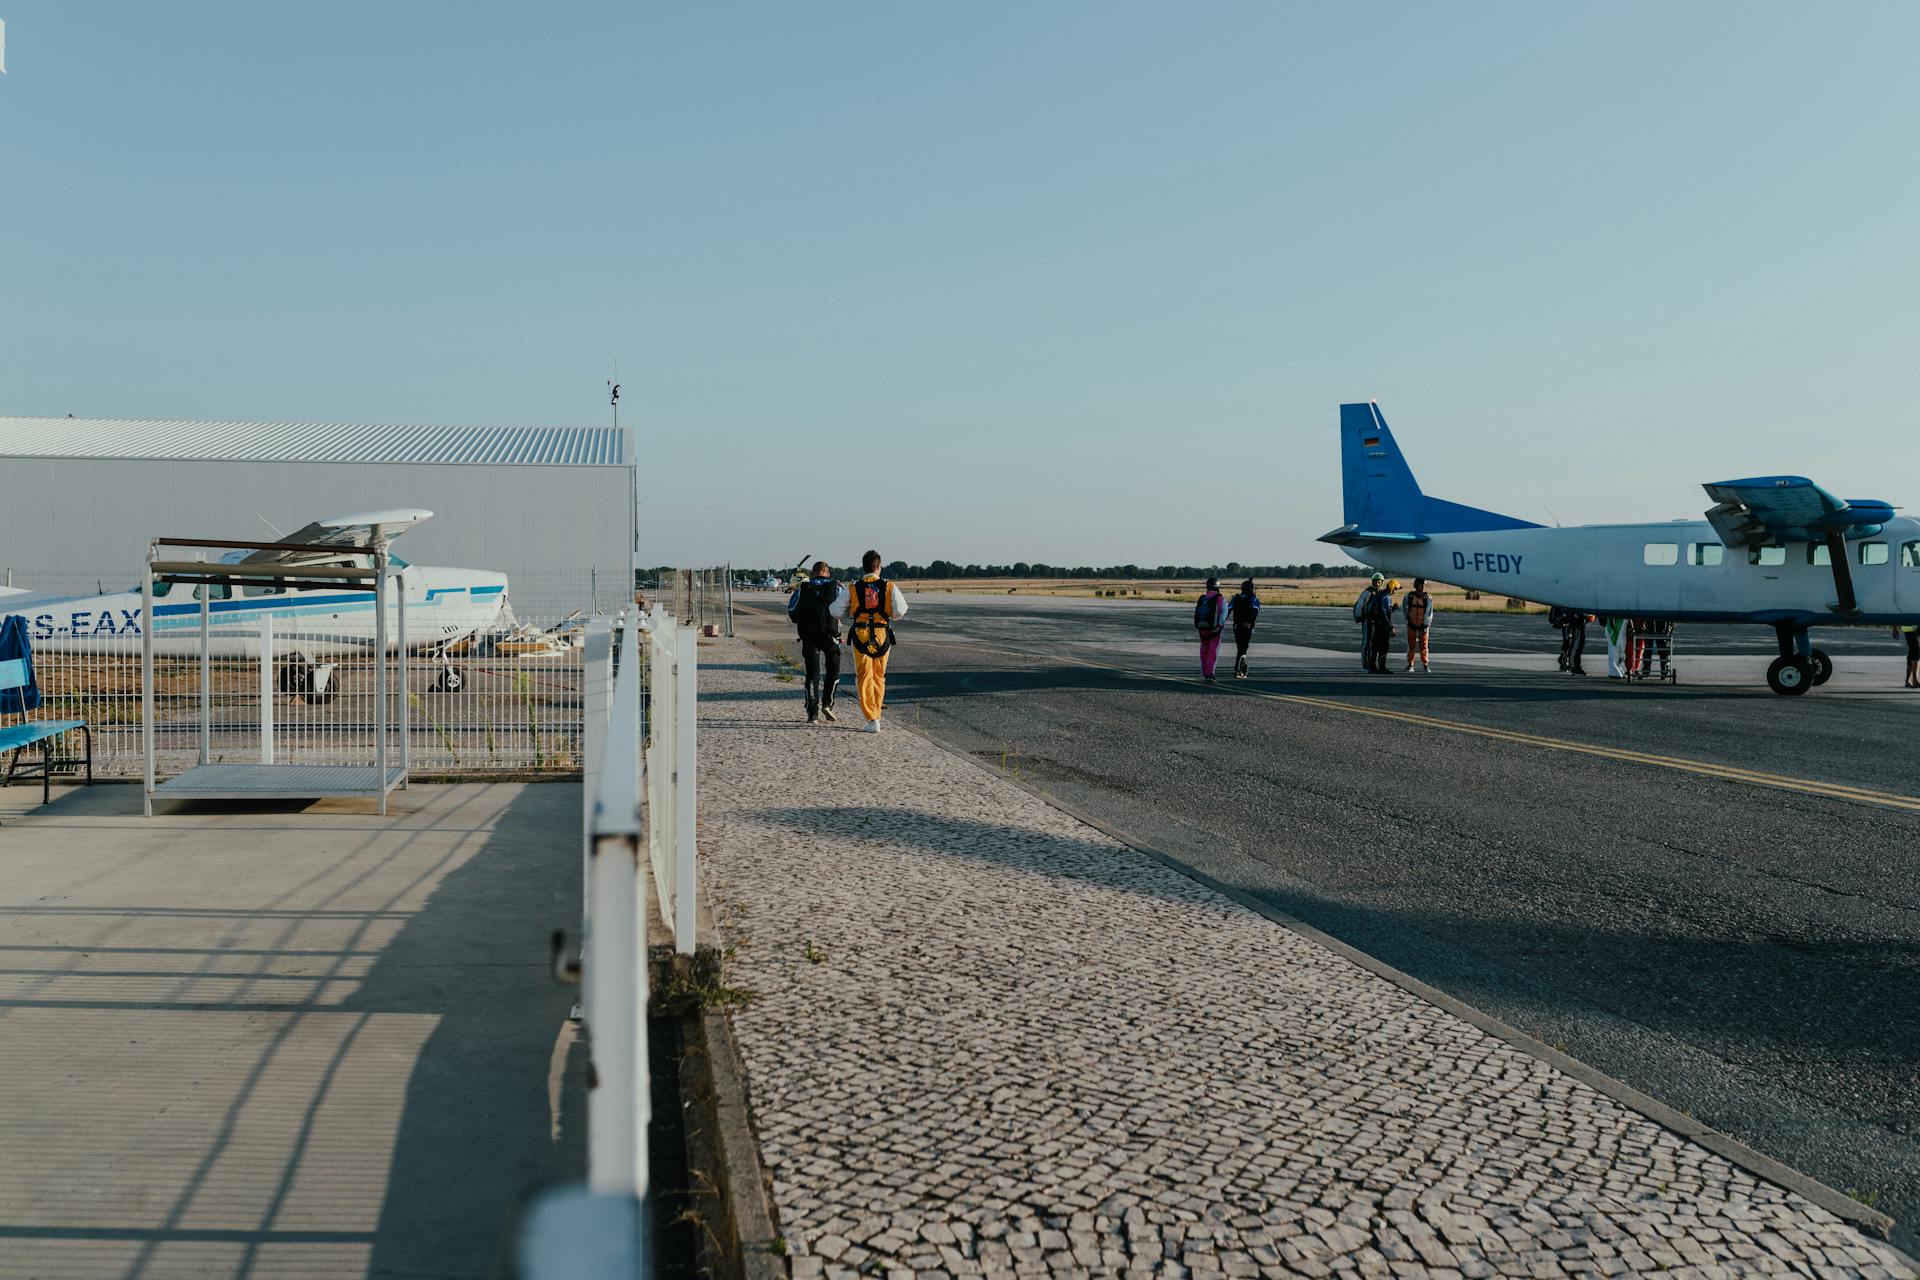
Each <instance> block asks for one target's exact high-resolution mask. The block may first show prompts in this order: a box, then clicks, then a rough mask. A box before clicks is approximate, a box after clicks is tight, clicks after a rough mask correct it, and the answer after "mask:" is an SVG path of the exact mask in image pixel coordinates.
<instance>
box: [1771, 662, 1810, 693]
mask: <svg viewBox="0 0 1920 1280" xmlns="http://www.w3.org/2000/svg"><path fill="white" fill-rule="evenodd" d="M1767 687H1768V688H1769V689H1772V690H1773V691H1774V692H1775V693H1777V694H1780V695H1781V696H1783V697H1788V698H1797V697H1799V696H1800V695H1801V694H1803V693H1805V692H1806V691H1807V690H1809V689H1811V688H1813V664H1812V663H1811V662H1808V661H1807V660H1806V659H1805V658H1799V657H1795V658H1775V659H1774V660H1773V665H1772V666H1770V667H1768V668H1767Z"/></svg>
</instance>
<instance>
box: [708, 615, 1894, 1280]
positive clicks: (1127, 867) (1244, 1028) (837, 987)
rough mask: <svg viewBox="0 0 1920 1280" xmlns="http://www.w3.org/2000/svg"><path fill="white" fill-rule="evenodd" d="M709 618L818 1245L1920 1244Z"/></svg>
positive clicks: (843, 1270)
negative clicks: (1688, 1135) (863, 706)
mask: <svg viewBox="0 0 1920 1280" xmlns="http://www.w3.org/2000/svg"><path fill="white" fill-rule="evenodd" d="M708 648H709V652H710V654H711V657H710V658H708V659H706V665H705V666H704V667H703V670H702V674H701V710H702V716H701V719H702V740H701V757H702V758H701V768H702V771H703V777H702V787H701V793H702V806H703V813H702V821H703V830H704V836H703V844H704V848H705V851H706V857H707V860H708V861H707V869H708V874H709V877H710V879H711V891H712V895H713V900H714V903H715V907H716V911H717V914H718V916H719V918H720V919H721V921H722V925H723V928H724V929H726V931H727V932H728V934H729V938H730V941H731V942H732V943H733V944H734V945H736V946H737V948H738V950H737V953H736V956H735V959H734V962H733V968H732V975H733V980H734V981H735V982H736V983H738V984H739V985H741V986H744V987H746V988H748V989H750V990H751V991H753V993H754V999H753V1000H752V1001H751V1002H750V1003H749V1004H748V1005H747V1006H746V1007H745V1008H743V1009H742V1010H740V1011H739V1012H738V1013H737V1014H736V1017H735V1025H736V1030H737V1032H738V1035H739V1038H740V1042H741V1049H742V1053H743V1055H744V1057H745V1060H746V1063H747V1067H748V1072H749V1076H750V1079H751V1086H752V1092H753V1098H754V1115H755V1122H756V1125H757V1128H758V1130H759V1134H760V1137H761V1141H762V1145H763V1149H764V1152H765V1156H766V1159H767V1163H768V1167H769V1169H770V1171H771V1174H772V1177H773V1181H774V1196H775V1200H776V1203H777V1205H778V1209H779V1215H780V1221H781V1225H782V1229H783V1232H784V1233H785V1236H786V1239H787V1242H788V1246H789V1249H790V1251H791V1253H792V1255H793V1269H794V1273H795V1274H796V1275H797V1276H803V1277H811V1276H817V1275H821V1274H823V1273H824V1274H825V1275H828V1276H832V1277H836V1278H837V1277H840V1276H850V1275H853V1274H855V1273H856V1271H861V1270H876V1269H882V1268H884V1269H886V1270H889V1271H902V1270H908V1269H911V1270H913V1271H915V1272H918V1273H921V1274H923V1275H933V1276H945V1275H954V1276H958V1275H972V1274H980V1273H988V1274H1005V1273H1015V1272H1017V1273H1023V1274H1029V1275H1034V1274H1061V1275H1074V1274H1078V1275H1086V1274H1116V1273H1120V1272H1131V1273H1137V1274H1146V1273H1148V1272H1150V1271H1161V1272H1164V1273H1166V1274H1171V1275H1185V1274H1192V1275H1196V1276H1201V1275H1234V1276H1238V1275H1255V1274H1260V1275H1270V1276H1282V1275H1313V1276H1320V1275H1343V1276H1363V1275H1388V1274H1391V1275H1396V1276H1427V1275H1431V1276H1439V1277H1451V1276H1492V1275H1513V1276H1543V1277H1545V1276H1557V1275H1571V1274H1581V1273H1587V1274H1617V1273H1621V1272H1651V1271H1662V1270H1664V1271H1666V1272H1668V1273H1669V1274H1672V1275H1676V1276H1694V1277H1708V1276H1723V1275H1744V1274H1804V1275H1832V1276H1843V1275H1844V1276H1879V1275H1900V1276H1910V1275H1912V1274H1913V1272H1912V1271H1911V1270H1910V1269H1909V1268H1908V1267H1907V1265H1906V1264H1905V1263H1904V1262H1903V1261H1902V1260H1900V1259H1899V1258H1898V1257H1897V1255H1894V1254H1893V1253H1891V1252H1889V1251H1887V1250H1886V1249H1885V1248H1884V1247H1882V1246H1877V1245H1875V1244H1874V1243H1872V1242H1870V1241H1868V1240H1866V1239H1865V1238H1863V1237H1861V1236H1860V1235H1859V1234H1858V1233H1857V1232H1855V1231H1854V1230H1853V1229H1851V1228H1850V1227H1848V1226H1847V1225H1846V1224H1844V1223H1842V1222H1840V1221H1839V1220H1837V1219H1835V1218H1834V1217H1832V1216H1831V1215H1830V1214H1828V1213H1826V1212H1825V1211H1824V1210H1821V1209H1819V1208H1818V1207H1817V1206H1814V1205H1812V1204H1810V1203H1808V1202H1806V1201H1805V1200H1803V1199H1801V1198H1799V1197H1798V1196H1795V1195H1793V1194H1792V1193H1789V1192H1786V1191H1784V1190H1781V1189H1780V1188H1778V1187H1775V1186H1773V1185H1771V1184H1768V1183H1764V1182H1759V1181H1757V1180H1755V1179H1754V1178H1753V1177H1752V1176H1751V1175H1748V1174H1747V1173H1745V1172H1743V1171H1741V1170H1739V1169H1737V1168H1735V1167H1733V1166H1731V1165H1729V1164H1728V1163H1727V1162H1725V1161H1724V1160H1722V1159H1720V1158H1719V1157H1718V1156H1715V1155H1713V1154H1712V1153H1710V1152H1708V1151H1706V1150H1705V1149H1703V1148H1700V1147H1698V1146H1696V1145H1694V1144H1692V1143H1689V1142H1687V1141H1685V1140H1683V1139H1681V1138H1678V1137H1676V1136H1675V1135H1673V1134H1672V1133H1670V1132H1669V1131H1667V1130H1664V1129H1662V1128H1660V1127H1659V1126H1657V1125H1655V1124H1653V1123H1652V1122H1650V1121H1648V1120H1646V1119H1645V1118H1643V1117H1641V1116H1639V1115H1638V1114H1637V1113H1634V1112H1632V1111H1629V1110H1626V1109H1625V1108H1623V1107H1621V1106H1620V1105H1618V1104H1617V1103H1615V1102H1613V1101H1612V1100H1610V1099H1608V1098H1607V1097H1605V1096H1603V1095H1601V1094H1599V1093H1597V1092H1596V1091H1594V1090H1593V1089H1591V1088H1589V1087H1588V1086H1586V1085H1584V1084H1581V1083H1579V1082H1577V1081H1575V1080H1572V1079H1570V1078H1569V1077H1567V1076H1565V1075H1562V1074H1561V1073H1559V1072H1558V1071H1556V1070H1554V1069H1553V1068H1551V1067H1549V1066H1547V1065H1546V1064H1544V1063H1542V1062H1540V1061H1539V1060H1537V1059H1535V1058H1533V1057H1531V1056H1529V1055H1527V1054H1524V1053H1522V1052H1520V1051H1518V1050H1516V1049H1513V1048H1511V1047H1510V1046H1508V1045H1506V1044H1505V1043H1503V1042H1501V1041H1498V1040H1496V1039H1494V1038H1492V1037H1491V1036H1489V1035H1487V1034H1485V1033H1483V1032H1481V1031H1480V1030H1478V1029H1477V1028H1475V1027H1473V1026H1472V1025H1470V1024H1468V1023H1466V1022H1464V1021H1462V1020H1460V1019H1458V1018H1456V1017H1454V1016H1452V1015H1451V1014H1448V1013H1445V1012H1443V1011H1441V1010H1440V1009H1438V1008H1436V1007H1434V1006H1432V1005H1430V1004H1427V1003H1425V1002H1423V1001H1421V1000H1418V999H1417V998H1415V997H1414V996H1412V995H1410V994H1408V993H1407V992H1406V991H1404V990H1402V989H1401V988H1400V987H1398V986H1395V985H1393V984H1392V983H1390V982H1388V981H1386V980H1385V979H1383V978H1381V977H1379V976H1377V975H1375V974H1373V973H1370V972H1368V971H1367V970H1365V969H1362V968H1360V967H1358V966H1356V965H1354V964H1352V963H1350V962H1349V961H1347V960H1345V959H1344V958H1342V957H1340V956H1338V955H1336V954H1334V953H1333V952H1331V951H1328V950H1327V949H1325V948H1323V947H1321V946H1319V945H1317V944H1315V943H1313V942H1311V941H1309V940H1308V939H1306V938H1305V937H1303V936H1302V935H1300V934H1297V933H1295V932H1293V931H1291V930H1288V929H1286V928H1283V927H1281V926H1279V925H1277V924H1275V923H1273V922H1272V921H1270V920H1268V919H1266V918H1265V917H1263V916H1260V915H1258V914H1255V913H1254V912H1252V911H1249V910H1247V909H1245V908H1243V907H1241V906H1239V905H1237V904H1236V903H1234V902H1232V901H1230V900H1228V899H1226V898H1224V897H1222V896H1220V895H1219V894H1216V893H1214V892H1213V891H1211V890H1209V889H1206V888H1204V887H1202V886H1201V885H1199V884H1198V883H1197V882H1195V881H1193V880H1191V879H1188V878H1186V877H1184V876H1181V875H1179V874H1177V873H1176V872H1174V871H1173V870H1171V869H1169V868H1167V867H1166V866H1165V865H1163V864H1161V863H1159V862H1157V861H1155V860H1153V859H1151V858H1149V857H1147V856H1145V855H1143V854H1140V853H1137V852H1135V851H1134V850H1132V849H1129V848H1127V847H1126V846H1124V845H1121V844H1119V843H1118V842H1116V841H1113V840H1111V839H1109V838H1107V837H1105V836H1103V835H1101V834H1099V833H1098V832H1096V831H1094V830H1093V829H1091V828H1088V827H1086V826H1084V825H1083V824H1080V823H1078V822H1075V821H1074V820H1073V819H1071V818H1069V817H1067V816H1066V815H1064V814H1063V813H1061V812H1060V811H1059V810H1057V809H1055V808H1053V807H1051V806H1049V805H1047V804H1045V803H1044V802H1042V801H1041V800H1039V799H1038V798H1036V797H1034V796H1032V795H1030V794H1028V793H1027V792H1025V791H1023V790H1021V789H1019V788H1017V787H1014V786H1011V785H1009V784H1008V783H1006V782H1005V781H1003V780H1000V779H997V778H995V777H994V776H992V774H991V773H989V772H987V771H984V770H981V769H978V768H975V767H973V766H972V765H969V764H968V763H966V762H965V761H963V760H960V759H958V758H956V757H955V756H953V755H952V754H950V753H949V752H946V751H943V750H941V749H940V748H939V747H937V746H935V745H934V744H933V743H931V742H929V741H927V740H926V739H924V738H923V737H921V736H920V735H918V734H915V733H912V732H908V731H905V730H904V727H903V726H900V725H897V724H896V725H892V726H890V727H889V729H888V731H887V732H883V733H882V734H880V735H877V736H868V735H864V734H857V733H854V732H852V731H851V729H850V726H847V725H844V724H843V725H841V726H820V727H809V726H806V725H805V724H804V723H802V721H801V718H800V715H799V702H798V688H797V686H796V685H794V684H792V683H783V682H781V681H779V680H777V679H776V678H775V677H774V676H773V675H771V674H770V673H769V671H768V669H767V668H766V667H765V666H764V665H762V664H761V663H759V662H758V661H756V659H755V655H753V653H752V651H751V650H749V649H747V648H746V646H744V645H740V644H726V643H724V642H723V643H722V644H721V645H719V646H709V647H708ZM897 718H899V717H898V713H896V719H897Z"/></svg>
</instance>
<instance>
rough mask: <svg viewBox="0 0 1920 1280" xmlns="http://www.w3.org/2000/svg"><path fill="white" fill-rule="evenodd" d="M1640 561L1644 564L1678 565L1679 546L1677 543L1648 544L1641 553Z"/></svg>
mask: <svg viewBox="0 0 1920 1280" xmlns="http://www.w3.org/2000/svg"><path fill="white" fill-rule="evenodd" d="M1640 559H1641V562H1642V563H1644V564H1679V563H1680V544H1679V543H1677V542H1649V543H1648V544H1647V546H1646V550H1645V551H1643V552H1641V555H1640Z"/></svg>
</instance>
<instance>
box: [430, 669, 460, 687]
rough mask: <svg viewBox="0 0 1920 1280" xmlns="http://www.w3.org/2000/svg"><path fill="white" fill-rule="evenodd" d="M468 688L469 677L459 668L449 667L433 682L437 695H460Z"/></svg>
mask: <svg viewBox="0 0 1920 1280" xmlns="http://www.w3.org/2000/svg"><path fill="white" fill-rule="evenodd" d="M466 687H467V677H466V675H465V673H463V672H462V671H461V670H460V669H459V668H458V667H448V668H446V669H445V670H444V671H442V672H441V673H440V678H439V679H438V680H435V681H434V682H433V691H434V692H435V693H459V692H460V691H461V690H462V689H464V688H466Z"/></svg>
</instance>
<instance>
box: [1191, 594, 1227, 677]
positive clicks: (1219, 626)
mask: <svg viewBox="0 0 1920 1280" xmlns="http://www.w3.org/2000/svg"><path fill="white" fill-rule="evenodd" d="M1226 625H1227V598H1226V597H1225V596H1223V595H1221V594H1220V579H1218V578H1208V579H1207V589H1206V590H1205V591H1204V592H1202V593H1201V595H1200V599H1199V601H1198V602H1196V603H1195V604H1194V606H1193V627H1194V630H1196V631H1198V632H1199V633H1200V678H1201V679H1203V680H1205V681H1206V682H1207V683H1208V684H1212V683H1213V682H1214V681H1213V668H1214V664H1215V663H1217V662H1219V661H1220V633H1221V632H1222V631H1223V630H1225V629H1226Z"/></svg>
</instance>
